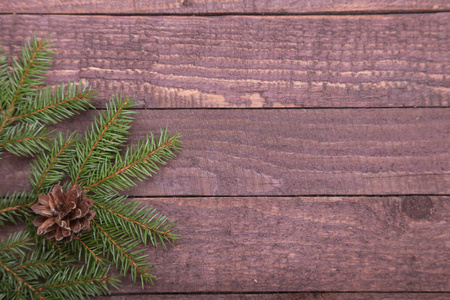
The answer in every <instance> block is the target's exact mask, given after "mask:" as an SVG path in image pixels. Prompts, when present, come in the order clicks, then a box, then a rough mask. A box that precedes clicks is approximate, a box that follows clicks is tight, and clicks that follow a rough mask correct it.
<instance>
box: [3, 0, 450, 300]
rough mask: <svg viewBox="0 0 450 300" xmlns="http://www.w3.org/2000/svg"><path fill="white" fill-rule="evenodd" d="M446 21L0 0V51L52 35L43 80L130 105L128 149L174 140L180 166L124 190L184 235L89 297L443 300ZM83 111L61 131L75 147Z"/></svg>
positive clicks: (448, 161)
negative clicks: (138, 280) (109, 291)
mask: <svg viewBox="0 0 450 300" xmlns="http://www.w3.org/2000/svg"><path fill="white" fill-rule="evenodd" d="M449 11H450V2H448V1H437V0H435V1H431V0H429V1H385V0H377V1H355V0H351V1H306V0H301V1H247V0H241V1H229V0H214V1H199V0H167V1H162V0H157V1H156V0H155V1H132V0H124V1H102V0H98V1H92V0H89V1H88V0H84V1H83V0H78V1H66V2H64V3H62V2H61V1H53V0H49V1H23V0H17V1H2V3H0V13H1V14H2V15H0V32H1V33H2V34H1V38H0V41H1V42H2V45H3V47H4V51H6V52H7V53H9V54H13V55H17V54H19V52H20V46H21V44H22V43H23V41H24V40H25V39H26V38H28V37H30V35H31V34H32V33H36V34H37V35H49V34H52V41H53V42H55V43H57V45H56V46H55V51H57V55H56V60H55V63H54V65H53V66H52V68H51V70H50V73H49V78H48V83H49V84H55V83H59V82H61V81H69V80H88V81H89V82H90V83H91V84H92V85H93V89H94V90H97V91H99V94H98V98H97V99H96V102H95V106H96V107H97V108H98V109H103V108H104V104H105V101H106V100H107V99H108V98H109V97H110V96H111V95H112V94H113V93H114V91H120V90H122V91H126V92H127V93H132V94H135V97H136V100H137V102H138V106H137V108H138V109H139V113H138V114H137V115H136V121H135V123H134V127H133V129H132V130H131V136H130V138H131V142H132V143H135V142H136V141H137V139H138V138H141V137H143V136H144V135H145V134H147V133H148V132H149V131H156V132H157V131H159V128H161V127H163V128H164V127H166V126H167V127H168V128H169V129H170V131H171V132H181V133H182V135H183V136H182V138H181V139H182V141H183V150H182V152H181V153H180V154H179V155H178V157H177V158H176V159H175V160H173V161H171V162H170V163H169V164H168V165H167V166H165V167H163V168H162V169H161V171H160V172H159V173H158V175H156V176H155V177H154V178H153V179H151V180H150V181H147V182H144V183H139V184H138V185H137V186H136V187H135V188H133V189H132V190H131V191H130V195H132V196H133V197H137V198H139V200H140V201H142V202H143V203H145V204H149V205H151V206H153V207H155V208H157V209H158V210H159V211H161V212H162V213H164V214H167V215H169V216H170V217H171V218H174V219H175V220H177V222H178V223H179V225H178V228H179V233H180V234H181V235H182V236H183V238H182V239H181V240H180V241H179V242H177V243H176V245H175V247H173V248H168V249H161V248H158V249H153V248H149V250H148V254H149V255H150V259H151V261H152V262H154V263H155V267H156V268H157V271H155V274H156V275H157V276H158V278H159V280H158V281H157V283H156V284H155V285H154V286H148V287H146V288H145V289H144V290H140V289H139V287H138V285H135V284H132V283H131V281H130V279H129V278H127V279H126V280H125V281H124V284H123V287H122V288H121V289H120V290H119V291H115V295H113V296H110V297H102V298H99V299H105V300H106V299H117V300H118V299H135V300H137V299H147V298H148V297H152V298H155V299H211V298H214V299H448V298H449V297H450V225H449V221H450V219H449V218H450V197H449V195H450V152H449V146H450V107H449V104H450V43H449V35H450V12H449ZM382 13H389V14H382ZM39 14H43V15H39ZM102 14H103V15H102ZM106 14H107V15H106ZM191 14H202V15H201V16H193V15H191ZM265 14H271V15H270V16H267V15H265ZM95 114H96V112H95V111H90V112H87V113H84V114H82V116H79V117H77V118H74V119H72V120H70V121H68V122H65V123H64V124H62V125H61V126H59V127H58V129H60V130H66V129H71V130H73V129H76V130H78V131H80V132H82V131H83V129H84V128H85V126H86V125H87V123H88V122H89V121H90V120H92V119H93V116H94V115H95ZM4 158H5V159H3V160H2V161H1V164H0V174H2V177H0V179H1V180H0V194H5V193H6V192H7V191H11V189H13V188H16V189H19V190H20V189H23V188H26V187H27V176H28V173H27V164H28V163H29V159H23V158H17V157H14V156H12V155H8V154H6V155H5V157H4ZM8 230H11V229H7V231H8Z"/></svg>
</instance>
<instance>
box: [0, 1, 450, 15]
mask: <svg viewBox="0 0 450 300" xmlns="http://www.w3.org/2000/svg"><path fill="white" fill-rule="evenodd" d="M446 9H450V4H449V3H448V1H445V0H426V1H417V0H416V1H407V0H400V1H387V0H372V1H361V0H350V1H348V0H337V1H336V0H333V1H331V0H318V1H317V0H314V1H311V0H301V1H289V0H281V1H280V0H268V1H250V0H237V1H236V0H235V1H229V0H212V1H211V0H209V1H204V0H152V1H139V0H123V1H119V0H70V1H64V2H61V1H58V0H31V1H30V0H28V1H26V0H16V1H2V2H1V3H0V12H1V13H65V14H73V13H81V14H92V13H96V14H111V13H115V14H146V13H149V14H158V13H166V14H167V13H169V14H192V13H196V14H198V13H200V14H220V13H276V14H292V13H293V14H297V13H300V14H301V13H336V12H337V13H345V12H352V13H355V12H377V13H380V12H381V13H382V12H414V11H439V10H446Z"/></svg>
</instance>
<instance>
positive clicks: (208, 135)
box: [0, 108, 450, 196]
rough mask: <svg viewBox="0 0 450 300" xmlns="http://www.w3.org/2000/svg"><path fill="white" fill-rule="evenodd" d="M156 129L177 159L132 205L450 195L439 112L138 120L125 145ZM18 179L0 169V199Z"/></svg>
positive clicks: (16, 171)
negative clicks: (176, 149) (170, 137)
mask: <svg viewBox="0 0 450 300" xmlns="http://www.w3.org/2000/svg"><path fill="white" fill-rule="evenodd" d="M94 115H95V112H92V111H91V112H89V113H87V114H83V116H81V117H77V118H75V119H72V120H70V121H68V122H65V123H63V124H62V125H61V126H60V128H61V129H62V130H65V129H70V130H79V131H82V130H84V128H85V126H86V123H87V121H88V120H91V119H92V118H93V116H94ZM161 127H162V128H165V127H167V128H169V129H170V130H171V132H180V133H182V135H183V137H182V141H183V143H184V147H183V150H182V152H181V153H180V154H179V156H178V157H177V159H175V160H174V161H171V162H169V164H168V166H166V167H164V168H162V169H161V171H160V172H159V174H158V175H157V176H156V177H155V178H154V179H152V180H150V181H145V182H143V183H140V184H139V185H138V186H137V187H136V188H133V189H132V190H131V191H130V194H131V195H135V196H138V195H141V196H149V195H166V196H176V195H195V196H198V195H202V196H208V195H217V196H220V195H239V196H245V195H398V194H402V195H404V194H443V195H446V194H450V185H449V182H450V152H449V151H448V149H449V145H450V134H449V133H450V132H449V131H450V109H448V108H423V109H308V110H297V109H294V110H289V109H279V110H273V109H270V110H227V109H222V110H142V111H140V112H139V113H138V114H137V116H136V121H135V123H134V127H133V128H132V130H131V132H130V134H131V139H132V141H133V142H136V139H137V138H138V137H144V136H145V135H146V134H148V132H149V131H153V132H159V129H160V128H161ZM5 158H6V157H5ZM25 169H26V165H25V160H23V159H16V158H13V157H7V158H6V159H3V160H2V162H1V164H0V174H6V175H3V176H4V177H3V178H4V180H2V181H1V182H0V193H6V191H10V190H11V189H13V188H18V189H22V188H23V187H24V185H26V183H27V178H26V174H27V173H26V172H25V171H23V170H25Z"/></svg>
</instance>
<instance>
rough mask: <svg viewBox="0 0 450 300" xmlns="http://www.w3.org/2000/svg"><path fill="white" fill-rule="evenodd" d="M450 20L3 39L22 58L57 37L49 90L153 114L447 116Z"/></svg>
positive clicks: (32, 26)
mask: <svg viewBox="0 0 450 300" xmlns="http://www.w3.org/2000/svg"><path fill="white" fill-rule="evenodd" d="M449 19H450V13H438V14H417V15H387V16H378V15H377V16H373V15H369V16H283V17H281V16H278V17H275V16H270V17H263V18H260V17H257V16H221V17H179V16H175V17H149V16H138V17H130V16H125V17H124V16H122V17H118V16H54V15H45V16H36V15H31V16H30V15H3V16H1V17H0V31H1V32H13V33H14V34H12V35H11V36H9V37H8V38H7V39H4V40H3V45H4V47H5V49H6V51H7V52H10V53H16V54H17V53H19V52H20V46H21V44H22V42H23V40H24V39H25V38H26V37H28V36H30V34H32V33H36V34H37V35H49V34H52V35H53V36H54V38H53V41H55V42H56V43H57V44H58V47H57V48H56V50H57V52H58V55H57V57H56V62H55V67H54V69H53V70H52V72H51V74H50V78H49V83H50V84H51V83H55V82H60V81H61V80H66V81H68V80H79V79H85V80H88V81H89V82H91V84H92V85H93V88H94V89H95V90H97V91H99V92H100V94H99V99H101V100H104V99H106V98H108V97H110V95H111V94H112V93H113V90H114V89H116V88H120V89H123V90H124V91H126V92H128V93H133V94H135V95H136V99H137V101H138V102H139V104H140V107H143V108H198V107H204V108H210V107H215V108H224V107H234V108H247V107H251V108H260V107H265V108H270V107H320V108H324V107H337V108H341V107H405V106H407V107H418V106H419V107H442V106H445V107H448V106H449V104H450V77H449V76H450V66H449V65H448V62H449V61H450V43H449V42H448V41H449V39H450V36H449V30H448V23H449V21H448V20H449ZM99 105H102V103H99Z"/></svg>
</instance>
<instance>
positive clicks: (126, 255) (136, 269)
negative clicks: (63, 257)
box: [92, 220, 156, 288]
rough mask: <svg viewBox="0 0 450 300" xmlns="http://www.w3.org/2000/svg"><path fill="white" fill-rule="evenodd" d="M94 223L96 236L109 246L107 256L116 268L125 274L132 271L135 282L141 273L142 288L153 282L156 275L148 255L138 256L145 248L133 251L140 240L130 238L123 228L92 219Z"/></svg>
mask: <svg viewBox="0 0 450 300" xmlns="http://www.w3.org/2000/svg"><path fill="white" fill-rule="evenodd" d="M92 223H93V224H94V227H93V230H94V232H93V236H94V238H96V239H101V240H102V244H103V245H104V246H105V247H107V248H108V252H107V254H106V256H107V257H108V258H111V259H112V261H113V262H114V264H115V265H116V268H117V269H118V270H119V271H120V272H121V273H122V274H123V275H126V274H127V273H128V271H130V273H131V279H132V280H133V282H136V277H137V276H138V275H139V277H140V278H141V284H142V288H144V284H145V283H151V284H153V281H154V280H156V276H154V275H152V274H150V273H149V271H151V270H153V269H152V268H150V267H151V266H152V264H151V263H148V262H147V261H146V257H147V255H141V256H138V255H139V254H140V253H142V251H143V250H145V249H141V250H137V251H134V252H131V250H132V249H133V248H135V247H136V246H137V245H138V242H136V241H135V240H134V239H133V238H130V237H129V236H128V235H127V234H126V233H124V232H123V231H122V230H121V228H117V227H107V226H105V225H103V224H100V223H99V222H97V221H95V220H92ZM119 241H120V242H119Z"/></svg>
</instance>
